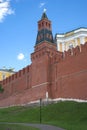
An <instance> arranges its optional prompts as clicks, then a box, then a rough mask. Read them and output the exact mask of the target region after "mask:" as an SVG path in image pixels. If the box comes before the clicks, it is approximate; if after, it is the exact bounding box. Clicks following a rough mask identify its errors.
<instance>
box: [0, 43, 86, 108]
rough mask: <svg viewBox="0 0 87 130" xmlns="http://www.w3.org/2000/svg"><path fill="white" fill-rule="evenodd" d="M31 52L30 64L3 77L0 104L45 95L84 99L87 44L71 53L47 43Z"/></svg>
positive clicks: (28, 99)
mask: <svg viewBox="0 0 87 130" xmlns="http://www.w3.org/2000/svg"><path fill="white" fill-rule="evenodd" d="M43 44H44V45H43V46H42V47H41V45H40V48H39V49H36V50H35V52H34V53H32V55H31V59H32V64H31V65H30V66H27V67H26V68H23V70H20V71H19V72H17V73H16V74H14V75H12V76H10V77H9V78H7V79H5V80H3V82H2V85H3V87H4V93H2V94H0V106H10V105H18V104H27V103H29V102H31V101H35V100H39V99H40V98H43V99H46V92H48V95H49V98H51V99H52V98H73V99H85V100H87V60H86V59H87V44H85V45H83V46H81V52H80V49H79V48H78V47H77V48H75V49H74V50H73V55H71V52H70V50H69V51H68V52H65V53H64V54H63V53H60V52H57V51H56V48H55V47H54V46H53V48H52V45H51V46H50V45H49V44H48V43H47V44H46V43H43Z"/></svg>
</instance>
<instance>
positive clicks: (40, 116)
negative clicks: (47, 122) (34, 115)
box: [40, 98, 42, 124]
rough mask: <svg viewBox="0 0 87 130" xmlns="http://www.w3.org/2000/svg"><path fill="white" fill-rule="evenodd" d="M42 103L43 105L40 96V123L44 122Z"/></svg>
mask: <svg viewBox="0 0 87 130" xmlns="http://www.w3.org/2000/svg"><path fill="white" fill-rule="evenodd" d="M41 105H42V99H41V98H40V124H41V123H42V110H41V109H42V108H41Z"/></svg>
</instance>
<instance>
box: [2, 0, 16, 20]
mask: <svg viewBox="0 0 87 130" xmlns="http://www.w3.org/2000/svg"><path fill="white" fill-rule="evenodd" d="M11 14H14V11H13V10H12V9H11V6H10V0H0V22H3V19H4V18H5V17H6V16H7V15H11Z"/></svg>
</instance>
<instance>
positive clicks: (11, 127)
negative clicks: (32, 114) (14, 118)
mask: <svg viewBox="0 0 87 130" xmlns="http://www.w3.org/2000/svg"><path fill="white" fill-rule="evenodd" d="M0 130H38V129H36V128H32V127H30V126H24V125H16V124H0Z"/></svg>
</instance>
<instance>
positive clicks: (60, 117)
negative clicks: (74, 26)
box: [0, 101, 87, 130]
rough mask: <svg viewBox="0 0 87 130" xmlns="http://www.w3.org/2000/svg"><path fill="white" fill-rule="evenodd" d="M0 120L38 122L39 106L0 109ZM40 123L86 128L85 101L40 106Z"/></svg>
mask: <svg viewBox="0 0 87 130" xmlns="http://www.w3.org/2000/svg"><path fill="white" fill-rule="evenodd" d="M0 122H26V123H39V122H40V108H39V107H34V108H31V107H11V108H4V109H0ZM42 123H45V124H51V125H56V126H59V127H62V128H65V129H66V130H87V103H77V102H68V101H65V102H59V103H56V104H50V105H47V106H43V107H42Z"/></svg>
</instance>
